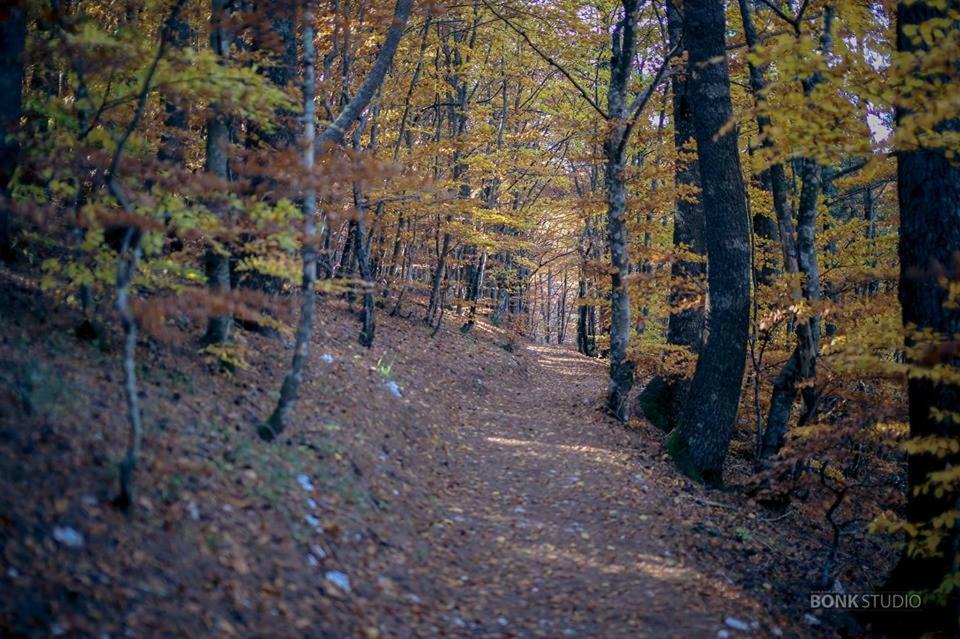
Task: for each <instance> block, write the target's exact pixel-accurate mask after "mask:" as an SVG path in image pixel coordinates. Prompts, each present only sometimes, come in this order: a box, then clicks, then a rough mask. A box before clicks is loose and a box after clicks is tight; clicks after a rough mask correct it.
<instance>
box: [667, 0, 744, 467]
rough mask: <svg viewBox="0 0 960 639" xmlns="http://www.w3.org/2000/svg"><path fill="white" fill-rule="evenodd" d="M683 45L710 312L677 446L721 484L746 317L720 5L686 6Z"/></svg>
mask: <svg viewBox="0 0 960 639" xmlns="http://www.w3.org/2000/svg"><path fill="white" fill-rule="evenodd" d="M683 26H684V43H685V45H686V46H687V47H688V49H689V60H688V66H687V69H688V73H689V83H690V84H689V86H690V96H691V106H692V110H693V123H694V132H695V135H696V140H697V155H698V158H699V168H700V180H701V186H702V188H703V195H702V201H703V210H704V218H705V225H706V248H707V259H708V260H709V267H708V273H707V285H708V287H709V296H710V305H709V310H708V316H707V327H706V330H707V338H706V341H705V343H704V345H703V350H702V353H701V355H700V359H699V360H698V362H697V368H696V371H695V373H694V376H693V380H692V381H691V383H690V390H689V398H690V399H689V400H688V401H687V402H686V403H685V406H684V410H683V413H682V414H681V420H680V429H679V440H680V441H679V442H676V441H675V443H678V444H680V446H679V447H677V448H676V449H675V450H676V452H677V453H678V456H680V457H681V460H680V461H681V462H683V463H687V462H688V463H689V464H690V468H688V470H689V471H690V472H692V473H694V474H699V475H700V476H702V477H703V478H704V479H705V480H707V481H711V482H713V481H719V480H720V479H721V477H722V469H723V461H724V459H725V457H726V454H727V449H728V447H729V444H730V438H731V436H732V435H733V430H734V427H735V424H736V417H737V407H738V404H739V399H740V386H741V383H742V381H743V372H744V367H745V364H746V349H747V333H748V327H749V317H750V315H749V313H750V279H751V276H750V268H751V265H750V241H749V225H748V219H747V206H746V193H745V190H744V185H743V175H742V174H741V170H740V157H739V152H738V149H737V133H736V130H733V131H731V132H729V133H727V134H725V135H722V136H720V137H716V136H717V132H718V131H719V130H720V129H721V128H722V127H724V126H725V125H726V124H727V122H728V121H729V120H730V116H731V114H732V107H731V103H730V79H729V75H728V71H727V61H726V46H725V42H724V29H725V25H724V9H723V3H722V2H721V1H720V0H692V1H688V2H686V3H685V4H684V25H683Z"/></svg>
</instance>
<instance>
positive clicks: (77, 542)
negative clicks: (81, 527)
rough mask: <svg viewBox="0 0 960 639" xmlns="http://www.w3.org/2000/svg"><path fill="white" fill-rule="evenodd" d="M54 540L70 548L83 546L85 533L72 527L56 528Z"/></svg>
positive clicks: (54, 529)
mask: <svg viewBox="0 0 960 639" xmlns="http://www.w3.org/2000/svg"><path fill="white" fill-rule="evenodd" d="M53 538H54V539H56V540H57V541H58V542H59V543H61V544H63V545H64V546H67V547H68V548H80V547H81V546H83V543H84V542H83V533H81V532H79V531H78V530H77V529H76V528H71V527H70V526H54V528H53Z"/></svg>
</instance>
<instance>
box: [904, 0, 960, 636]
mask: <svg viewBox="0 0 960 639" xmlns="http://www.w3.org/2000/svg"><path fill="white" fill-rule="evenodd" d="M948 10H949V11H954V12H955V11H957V10H960V4H958V2H957V1H956V0H951V2H949V3H948V5H947V7H946V8H936V6H935V5H934V4H930V3H924V2H915V3H906V2H902V3H900V4H898V5H897V19H898V24H897V48H898V50H899V51H901V52H904V53H909V54H913V55H918V54H919V55H923V54H924V53H925V52H926V51H927V50H928V49H929V48H930V45H929V40H926V39H924V40H921V39H913V38H912V37H911V36H910V35H907V33H906V32H907V31H908V30H909V29H911V28H913V29H916V28H917V25H921V24H924V23H928V24H929V21H930V20H941V21H943V20H944V19H947V18H946V16H947V11H948ZM947 20H948V19H947ZM958 28H960V27H958V25H957V24H955V23H954V24H953V25H952V26H951V27H950V29H953V30H956V29H958ZM952 35H954V37H955V34H952ZM949 37H950V35H947V36H946V37H944V36H940V38H939V39H938V40H939V42H938V46H939V47H943V46H944V41H945V40H946V38H949ZM940 51H941V52H942V51H943V49H942V48H941V49H940ZM954 71H955V69H954ZM910 80H911V82H924V83H931V84H932V83H933V82H943V81H944V78H943V76H936V75H918V76H916V77H915V78H914V77H911V78H910ZM918 93H919V92H918ZM913 99H914V100H916V98H915V97H914V98H913ZM920 108H923V106H922V105H921V106H920ZM911 116H912V113H911V112H909V111H907V110H906V109H904V108H901V109H900V110H899V111H898V113H897V122H898V126H900V127H909V126H910V122H909V118H910V117H911ZM958 129H960V120H958V119H952V120H948V121H942V122H939V123H937V124H936V126H935V130H937V131H957V130H958ZM920 144H923V142H921V143H920ZM897 164H898V168H897V178H898V186H897V195H898V198H899V204H900V245H899V255H900V304H901V307H902V309H903V323H904V325H905V326H906V327H908V329H907V330H908V331H909V332H908V334H907V340H906V347H907V349H908V351H911V355H912V358H911V359H912V362H911V364H912V366H914V367H921V368H925V369H929V368H931V367H934V366H938V367H951V368H952V369H953V370H954V371H955V370H958V367H960V349H958V346H957V341H956V336H957V335H958V334H960V309H958V308H957V307H956V305H951V304H949V296H948V290H947V286H946V285H945V284H944V282H949V283H955V282H957V281H958V279H960V165H958V164H957V162H956V158H950V157H948V156H947V151H946V150H945V149H944V148H942V147H941V148H936V147H932V148H931V147H926V146H920V147H919V148H915V149H910V150H902V151H900V152H899V153H898V161H897ZM912 327H916V329H917V331H918V333H916V334H915V333H914V332H913V330H912ZM919 331H931V332H932V333H933V334H932V335H926V336H921V335H919ZM907 397H908V401H909V416H910V435H911V437H912V438H914V439H917V438H941V439H942V441H945V442H946V441H955V440H956V438H957V428H958V425H957V422H956V415H957V414H960V387H958V386H957V385H956V384H951V383H949V382H947V381H941V380H938V379H934V378H932V377H928V376H925V375H910V378H909V381H908V384H907ZM940 450H942V451H944V454H942V455H939V454H938V455H933V454H928V453H922V452H921V453H915V454H912V455H910V456H909V457H908V473H907V490H906V495H907V521H908V522H909V523H911V524H913V525H914V526H917V527H918V528H919V529H921V530H925V531H930V530H933V529H934V526H933V525H932V523H931V520H932V519H933V518H934V517H937V516H940V515H948V516H950V519H951V520H953V519H954V517H953V514H955V512H956V510H957V501H958V495H957V490H956V486H955V485H954V486H951V485H950V483H949V482H942V483H937V484H936V485H937V486H938V488H937V489H936V490H931V489H922V487H923V486H924V485H925V484H927V482H929V481H931V475H932V474H933V473H938V472H946V473H949V472H951V469H954V470H955V469H956V468H957V467H958V466H960V455H958V454H957V453H956V452H949V449H948V448H947V447H946V446H944V447H942V448H941V449H940ZM941 488H942V490H941ZM951 513H953V514H951ZM937 533H938V537H939V540H938V543H936V545H935V548H933V549H932V550H934V551H935V552H934V553H932V556H931V554H928V553H923V552H920V553H911V552H910V547H909V545H908V547H907V548H906V549H905V550H904V553H903V555H902V556H901V559H900V562H899V563H898V565H897V567H896V569H895V570H894V572H893V574H892V575H891V578H890V581H889V582H888V584H887V587H888V588H890V589H892V590H894V591H903V590H934V589H936V588H937V587H939V586H940V585H941V582H942V581H943V580H944V578H947V577H950V576H952V577H953V578H954V579H956V576H957V552H958V546H960V528H958V527H957V526H956V525H947V526H943V527H941V528H939V530H937ZM914 542H915V543H917V544H919V545H921V546H923V545H925V544H924V542H923V541H922V538H919V539H916V540H914ZM958 619H960V593H958V590H957V589H956V588H955V587H954V588H951V589H950V590H949V594H948V597H947V605H946V607H944V608H942V609H938V608H936V607H934V606H932V605H930V604H929V603H927V605H925V610H924V614H923V615H922V616H917V615H910V616H909V617H904V618H903V619H902V620H901V619H891V620H886V623H887V624H890V625H894V626H899V627H898V628H896V630H898V631H899V633H901V634H902V635H903V636H919V635H921V634H924V633H926V632H930V633H931V634H941V633H943V635H944V636H956V635H957V634H958V632H960V630H958Z"/></svg>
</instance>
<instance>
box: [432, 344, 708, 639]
mask: <svg viewBox="0 0 960 639" xmlns="http://www.w3.org/2000/svg"><path fill="white" fill-rule="evenodd" d="M526 350H527V361H528V362H529V363H530V370H529V384H528V385H525V386H524V387H520V388H518V387H511V385H510V383H509V381H506V380H504V381H500V380H484V383H488V384H493V385H495V387H494V388H488V391H489V395H490V396H491V397H495V398H498V399H497V401H495V402H483V403H480V404H479V405H478V406H476V407H470V406H464V407H463V415H464V416H465V419H464V422H465V423H464V424H463V426H462V430H461V445H460V446H458V447H457V448H456V449H455V450H453V451H452V452H451V471H450V472H451V485H450V490H449V491H447V492H446V493H445V494H443V495H442V497H441V499H442V502H441V504H440V505H439V510H440V511H441V512H445V513H446V521H444V522H441V523H440V524H439V525H434V526H433V527H432V529H431V530H430V531H429V533H428V534H429V536H430V538H431V540H432V546H433V548H434V550H433V551H431V552H435V553H438V554H440V555H441V557H442V560H440V559H441V557H432V558H431V564H432V565H434V566H438V567H441V568H440V569H441V571H442V572H441V573H440V574H439V575H438V576H437V582H436V586H437V591H436V592H435V593H433V596H434V597H436V598H437V600H438V601H437V603H438V605H439V606H440V608H441V609H448V610H449V621H450V623H452V624H453V626H454V628H451V629H450V631H452V632H454V633H456V634H460V633H457V631H456V628H457V627H459V628H460V629H461V630H462V634H463V635H466V636H491V637H493V636H540V637H561V636H577V637H640V636H651V637H664V636H678V637H679V636H684V637H694V636H711V637H712V636H716V633H717V630H718V629H719V628H723V627H724V626H723V620H724V617H723V616H722V613H721V612H720V611H718V610H717V609H716V608H717V604H718V603H720V602H722V599H723V593H722V591H720V590H718V588H717V586H716V584H715V582H716V581H717V578H716V577H714V578H712V579H706V578H704V576H703V575H701V574H699V573H698V572H697V571H696V570H694V569H693V568H691V567H689V566H686V565H684V563H683V562H682V561H680V560H678V559H676V558H675V556H674V553H673V552H671V542H670V540H667V541H664V539H662V536H663V532H662V528H661V530H660V531H658V530H657V527H658V519H659V518H660V517H662V516H663V515H665V514H667V512H668V511H669V509H670V500H671V499H672V498H673V497H675V495H672V494H667V495H664V494H660V491H658V490H657V488H656V487H655V486H654V485H653V484H652V483H651V482H650V479H652V478H651V477H650V475H652V470H650V469H649V464H645V463H644V461H643V459H641V458H640V451H639V450H638V449H637V447H636V445H635V442H634V441H633V440H634V437H631V436H630V435H629V434H628V433H627V432H626V431H624V429H623V428H622V427H620V426H619V425H616V424H613V423H612V422H611V421H610V420H609V419H607V418H606V417H605V416H603V414H602V412H601V411H599V410H598V406H597V401H598V398H601V397H603V394H604V380H605V367H604V365H603V364H602V363H600V362H598V361H596V360H591V359H588V358H585V357H583V356H581V355H579V354H578V353H576V352H575V351H572V350H569V349H568V348H564V347H558V346H534V345H530V346H527V347H526ZM644 466H647V467H648V469H647V470H645V469H644ZM674 541H675V540H674ZM704 593H706V594H707V595H708V597H709V599H710V600H708V599H707V598H705V596H704ZM711 595H712V596H711ZM717 597H719V599H717ZM718 615H721V616H719V618H718Z"/></svg>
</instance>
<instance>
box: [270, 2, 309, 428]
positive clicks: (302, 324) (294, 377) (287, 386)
mask: <svg viewBox="0 0 960 639" xmlns="http://www.w3.org/2000/svg"><path fill="white" fill-rule="evenodd" d="M313 19H314V18H313V12H312V10H311V7H310V5H309V4H308V6H307V8H306V9H305V11H304V13H303V168H304V170H305V172H306V173H307V174H308V176H310V177H312V175H311V174H312V173H313V167H314V159H315V158H314V154H315V147H314V141H315V140H314V139H315V137H316V119H317V114H316V105H315V102H314V97H315V95H316V91H317V76H316V57H317V54H316V50H315V49H314V43H313ZM316 241H317V192H316V190H314V189H313V188H312V187H308V188H307V189H306V190H305V192H304V194H303V240H302V248H301V255H302V260H303V278H302V281H301V297H300V319H299V320H298V322H297V334H296V338H295V343H294V348H293V361H292V362H291V363H290V370H289V371H288V372H287V375H286V377H284V379H283V385H282V386H281V387H280V399H279V400H278V401H277V407H276V408H275V409H274V411H273V414H272V415H270V418H269V419H268V420H267V423H266V424H264V425H262V426H261V427H260V428H259V430H258V433H259V434H260V437H261V438H263V439H264V440H267V441H269V440H272V439H273V438H274V437H276V436H277V435H278V434H279V433H280V432H281V431H282V430H283V428H284V426H285V425H286V422H287V419H288V418H289V416H290V414H291V413H292V412H293V407H294V404H295V403H296V401H297V395H298V393H299V391H300V385H301V384H302V382H303V372H304V369H305V368H306V366H307V359H308V358H309V356H310V338H311V337H312V336H313V315H314V311H315V307H316V297H317V289H316V284H317V246H316Z"/></svg>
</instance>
